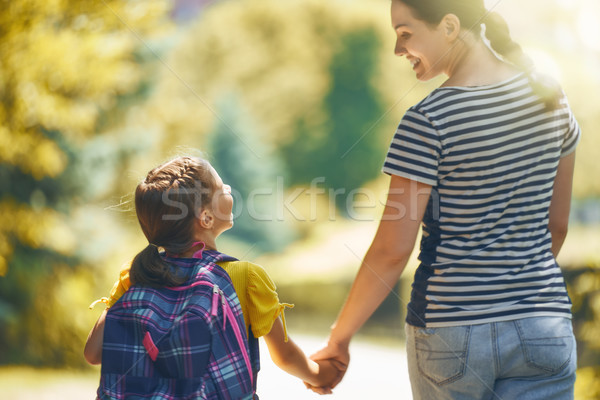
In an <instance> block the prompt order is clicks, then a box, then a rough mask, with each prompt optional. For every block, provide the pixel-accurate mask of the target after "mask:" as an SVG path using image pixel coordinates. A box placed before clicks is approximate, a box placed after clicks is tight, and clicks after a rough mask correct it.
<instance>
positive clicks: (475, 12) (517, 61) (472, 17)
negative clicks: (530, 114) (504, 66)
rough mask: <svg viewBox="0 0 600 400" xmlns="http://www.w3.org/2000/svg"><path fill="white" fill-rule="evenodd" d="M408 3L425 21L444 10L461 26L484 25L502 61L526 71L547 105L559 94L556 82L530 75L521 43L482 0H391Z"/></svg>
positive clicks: (475, 30)
mask: <svg viewBox="0 0 600 400" xmlns="http://www.w3.org/2000/svg"><path fill="white" fill-rule="evenodd" d="M392 1H399V2H401V3H403V4H405V5H407V6H408V7H410V8H411V9H412V11H413V13H414V16H415V17H416V18H418V19H420V20H422V21H423V22H425V23H428V24H430V25H435V26H437V25H438V24H439V23H440V22H441V21H442V18H444V16H445V15H447V14H454V15H456V16H457V17H458V19H459V20H460V23H461V25H462V27H463V28H464V29H467V30H470V31H471V32H473V33H474V34H475V35H477V36H480V35H481V29H482V25H485V32H484V33H485V37H486V38H487V39H488V40H489V42H490V46H491V47H492V49H493V50H494V51H495V52H496V53H497V54H498V55H500V56H501V57H502V58H503V59H505V60H506V61H508V62H510V63H512V64H513V65H514V66H516V67H517V68H518V69H520V70H522V71H523V72H525V73H527V75H528V77H529V80H530V81H531V86H532V87H533V90H534V91H535V93H536V94H537V95H539V96H540V97H541V98H542V100H543V101H544V103H545V105H546V107H547V108H548V109H555V108H556V107H557V106H558V102H559V99H560V96H561V93H562V92H561V90H560V87H559V86H558V84H557V83H556V82H553V81H551V80H548V79H544V80H542V79H541V78H539V77H537V76H534V74H533V72H534V65H533V62H532V61H531V58H529V57H528V56H527V55H526V54H525V53H524V52H523V49H522V48H521V46H520V45H519V44H518V43H516V42H515V41H514V40H513V39H512V38H511V36H510V32H509V29H508V24H507V23H506V21H505V20H504V18H503V17H502V16H501V15H500V14H498V13H497V12H493V11H488V10H487V9H486V8H485V4H484V2H483V0H392Z"/></svg>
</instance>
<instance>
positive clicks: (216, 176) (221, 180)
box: [209, 164, 223, 186]
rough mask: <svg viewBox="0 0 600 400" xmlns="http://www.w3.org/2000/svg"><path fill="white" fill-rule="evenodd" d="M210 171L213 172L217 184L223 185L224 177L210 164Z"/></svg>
mask: <svg viewBox="0 0 600 400" xmlns="http://www.w3.org/2000/svg"><path fill="white" fill-rule="evenodd" d="M209 166H210V173H211V174H212V176H213V178H214V179H215V183H216V184H217V186H221V185H222V184H223V179H221V177H220V176H219V173H218V172H217V170H216V169H215V168H214V167H213V166H212V165H210V164H209Z"/></svg>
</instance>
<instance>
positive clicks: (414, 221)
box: [311, 176, 431, 387]
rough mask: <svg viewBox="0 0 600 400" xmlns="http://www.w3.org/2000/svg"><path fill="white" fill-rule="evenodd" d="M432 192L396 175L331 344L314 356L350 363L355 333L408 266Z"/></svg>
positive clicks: (330, 340)
mask: <svg viewBox="0 0 600 400" xmlns="http://www.w3.org/2000/svg"><path fill="white" fill-rule="evenodd" d="M430 195H431V186H430V185H426V184H423V183H419V182H416V181H412V180H409V179H406V178H402V177H399V176H392V179H391V182H390V191H389V193H388V198H387V202H386V206H385V210H384V212H383V216H382V218H381V222H380V224H379V228H378V230H377V233H376V234H375V238H374V239H373V243H372V244H371V247H370V248H369V250H368V251H367V254H366V255H365V257H364V259H363V262H362V264H361V266H360V269H359V271H358V274H357V276H356V278H355V280H354V284H353V285H352V288H351V290H350V294H349V295H348V298H347V300H346V303H345V304H344V306H343V308H342V310H341V312H340V314H339V316H338V319H337V321H336V323H335V324H334V326H333V328H332V330H331V335H330V337H329V342H328V346H327V347H326V348H325V349H323V350H321V351H319V352H318V353H316V354H315V355H313V356H312V357H311V358H312V359H314V360H321V359H334V360H337V361H338V362H340V363H342V364H344V365H347V364H348V362H349V361H350V355H349V351H348V348H349V344H350V340H351V338H352V336H353V335H354V334H355V333H356V331H358V330H359V329H360V327H361V326H362V325H363V324H364V323H365V322H366V321H367V320H368V319H369V317H370V316H371V314H373V312H374V311H375V310H376V309H377V307H379V305H380V304H381V302H382V301H383V300H384V299H385V298H386V297H387V295H388V294H389V293H390V291H391V289H392V288H393V287H394V286H395V285H396V283H397V282H398V279H399V277H400V274H401V273H402V271H403V270H404V268H405V267H406V263H407V262H408V259H409V257H410V255H411V253H412V250H413V248H414V245H415V241H416V238H417V235H418V232H419V228H420V225H421V221H422V220H423V215H424V214H425V209H426V208H427V204H428V201H429V197H430ZM340 380H341V379H340ZM337 383H338V382H335V384H337ZM335 384H334V385H333V386H331V387H334V386H335Z"/></svg>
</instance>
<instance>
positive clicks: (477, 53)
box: [442, 39, 519, 87]
mask: <svg viewBox="0 0 600 400" xmlns="http://www.w3.org/2000/svg"><path fill="white" fill-rule="evenodd" d="M517 73H519V70H518V69H517V68H515V67H513V66H512V65H510V64H507V63H505V62H504V61H502V60H500V59H498V57H496V55H495V54H494V53H492V51H491V50H490V49H489V48H488V47H487V46H486V45H485V44H484V43H483V41H482V40H480V39H473V40H466V41H462V42H461V43H459V44H458V45H457V46H456V49H455V50H454V54H453V55H451V57H450V61H449V62H448V66H447V68H446V74H447V75H448V80H446V82H444V83H443V84H442V87H444V86H484V85H491V84H494V83H498V82H502V81H504V80H506V79H509V78H510V77H512V76H514V75H516V74H517Z"/></svg>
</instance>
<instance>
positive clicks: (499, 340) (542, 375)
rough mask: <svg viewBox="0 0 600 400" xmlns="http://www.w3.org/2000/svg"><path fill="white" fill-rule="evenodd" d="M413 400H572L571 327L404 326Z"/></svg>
mask: <svg viewBox="0 0 600 400" xmlns="http://www.w3.org/2000/svg"><path fill="white" fill-rule="evenodd" d="M406 340H407V342H406V347H407V355H408V371H409V376H410V382H411V387H412V392H413V399H414V400H466V399H473V400H474V399H477V400H567V399H568V400H572V399H573V398H574V385H575V370H576V369H577V355H576V346H575V336H574V335H573V328H572V325H571V321H570V320H569V319H566V318H557V317H536V318H523V319H518V320H514V321H507V322H494V323H486V324H480V325H465V326H458V327H448V328H418V327H414V326H411V325H408V324H407V325H406Z"/></svg>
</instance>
